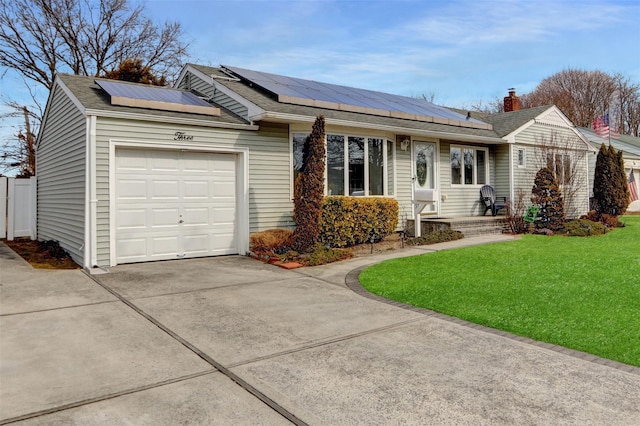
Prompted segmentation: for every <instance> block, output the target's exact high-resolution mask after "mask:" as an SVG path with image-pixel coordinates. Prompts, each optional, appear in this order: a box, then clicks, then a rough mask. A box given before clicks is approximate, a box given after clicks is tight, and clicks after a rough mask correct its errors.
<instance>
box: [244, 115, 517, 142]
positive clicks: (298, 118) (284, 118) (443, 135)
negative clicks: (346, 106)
mask: <svg viewBox="0 0 640 426" xmlns="http://www.w3.org/2000/svg"><path fill="white" fill-rule="evenodd" d="M250 118H251V121H252V122H257V121H276V122H287V123H291V122H298V123H313V122H314V121H315V117H309V116H304V115H296V114H286V113H280V112H272V111H266V112H264V113H261V114H258V115H254V116H252V117H250ZM324 121H325V123H326V124H329V125H334V126H345V127H358V128H361V129H362V128H364V129H372V130H383V131H387V132H391V133H396V134H410V135H413V136H423V137H430V138H438V139H452V140H456V141H461V142H483V143H487V144H494V145H498V144H505V143H508V141H507V140H505V139H502V138H499V137H497V136H496V137H489V136H476V135H465V134H462V133H455V132H438V131H435V130H423V129H414V128H411V127H401V126H387V125H381V124H374V123H363V122H360V121H349V120H339V119H335V118H327V117H325V119H324Z"/></svg>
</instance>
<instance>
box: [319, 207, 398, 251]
mask: <svg viewBox="0 0 640 426" xmlns="http://www.w3.org/2000/svg"><path fill="white" fill-rule="evenodd" d="M398 211H399V207H398V201H397V200H395V199H393V198H378V197H342V196H333V197H325V198H324V201H323V207H322V222H321V225H320V243H322V244H323V245H325V246H328V247H351V246H354V245H357V244H363V243H367V242H370V241H371V239H373V241H376V242H377V241H380V240H382V239H383V238H384V237H386V236H387V235H391V234H392V233H393V232H394V231H395V229H396V227H397V226H398Z"/></svg>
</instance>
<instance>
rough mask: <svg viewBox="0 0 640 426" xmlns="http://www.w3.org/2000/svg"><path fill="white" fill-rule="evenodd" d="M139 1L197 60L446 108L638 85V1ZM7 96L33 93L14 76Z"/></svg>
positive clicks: (4, 85) (4, 86)
mask: <svg viewBox="0 0 640 426" xmlns="http://www.w3.org/2000/svg"><path fill="white" fill-rule="evenodd" d="M130 1H133V3H135V4H139V3H142V4H144V5H145V7H146V11H147V14H148V15H149V16H150V17H151V18H152V19H153V20H155V21H158V22H163V21H166V20H169V21H178V22H180V23H181V24H182V26H183V29H184V31H185V33H186V37H187V39H188V40H189V41H191V49H190V53H191V58H190V62H196V63H201V64H205V65H213V66H215V65H219V64H224V65H233V66H239V67H244V68H249V69H254V70H259V71H266V72H272V73H277V74H283V75H289V76H293V77H299V78H308V79H312V80H318V81H324V82H329V83H336V84H342V85H347V86H353V87H359V88H365V89H373V90H379V91H384V92H389V93H394V94H399V95H406V96H419V95H421V94H427V95H429V94H434V95H435V102H436V103H438V104H442V105H447V106H455V107H471V106H472V105H474V104H476V103H478V102H479V101H483V102H485V103H486V102H490V101H491V100H493V99H495V98H498V97H499V98H502V97H503V96H506V94H507V89H508V88H510V87H515V88H516V90H517V92H518V93H526V92H529V91H531V90H533V89H534V88H535V86H536V85H537V84H538V83H539V82H540V81H541V80H542V79H544V78H545V77H548V76H550V75H552V74H555V73H556V72H559V71H561V70H563V69H566V68H569V67H570V68H579V69H585V70H596V69H598V70H602V71H605V72H609V73H615V72H620V73H622V74H624V75H626V76H628V77H629V78H630V79H631V80H632V81H634V82H636V83H640V25H639V24H638V23H639V22H640V1H638V0H565V1H563V0H551V1H547V0H528V1H509V0H506V1H502V0H459V1H447V0H443V1H409V0H406V1H405V0H398V1H375V0H367V1H365V0H351V1H337V0H336V1H331V0H316V1H314V0H308V1H307V0H301V1H277V0H269V1H235V0H234V1H232V0H227V1H224V0H218V1H208V0H180V1H176V0H147V1H137V0H130ZM0 91H1V93H2V95H4V96H6V97H10V98H20V97H23V96H26V95H27V92H26V90H24V89H23V88H22V82H21V80H20V79H18V78H17V77H16V76H15V74H12V73H7V74H6V75H5V77H4V78H3V81H2V82H1V83H0ZM8 131H15V128H14V125H10V124H8V123H6V122H3V123H0V134H6V133H7V132H8ZM2 139H4V138H2Z"/></svg>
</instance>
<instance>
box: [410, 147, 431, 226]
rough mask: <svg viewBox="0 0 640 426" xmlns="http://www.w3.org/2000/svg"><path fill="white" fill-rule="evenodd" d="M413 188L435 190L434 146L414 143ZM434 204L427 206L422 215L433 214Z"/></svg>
mask: <svg viewBox="0 0 640 426" xmlns="http://www.w3.org/2000/svg"><path fill="white" fill-rule="evenodd" d="M413 158H414V160H413V161H414V164H413V167H414V176H413V178H414V179H413V180H414V188H415V189H436V176H437V174H436V144H435V142H422V141H415V142H414V144H413ZM436 211H437V206H436V203H431V204H428V205H427V206H426V207H425V208H424V210H422V213H427V214H428V213H435V212H436Z"/></svg>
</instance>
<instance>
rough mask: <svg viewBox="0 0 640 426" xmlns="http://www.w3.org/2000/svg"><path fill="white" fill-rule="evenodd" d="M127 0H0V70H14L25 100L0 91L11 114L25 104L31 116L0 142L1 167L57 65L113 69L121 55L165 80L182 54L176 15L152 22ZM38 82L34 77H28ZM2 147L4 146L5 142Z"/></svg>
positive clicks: (38, 112) (83, 71) (78, 70)
mask: <svg viewBox="0 0 640 426" xmlns="http://www.w3.org/2000/svg"><path fill="white" fill-rule="evenodd" d="M129 3H130V2H129V1H128V0H0V76H5V75H6V74H7V72H8V71H13V72H15V73H17V74H18V75H20V76H21V77H22V78H23V80H24V82H25V85H26V86H27V88H28V89H29V92H30V94H31V98H32V103H31V105H24V103H23V102H22V101H16V100H13V99H3V102H4V103H5V104H6V105H8V106H9V107H10V108H11V109H12V110H13V112H10V113H9V114H5V116H4V117H3V118H5V119H6V118H7V117H11V116H13V117H15V116H16V115H17V114H21V113H22V112H23V111H24V109H23V108H26V110H27V111H28V113H29V114H30V116H31V118H32V119H34V120H33V121H32V122H31V124H30V126H29V127H30V130H29V129H27V128H26V127H25V128H24V129H23V130H22V131H21V132H20V133H19V134H18V135H15V138H16V139H14V140H11V141H8V142H6V143H5V145H6V146H5V150H4V152H0V162H3V163H4V166H5V169H6V168H7V162H8V161H9V160H8V159H9V158H10V157H12V155H13V153H16V152H20V151H21V150H22V151H24V150H26V149H28V147H24V146H22V147H16V146H15V145H20V144H22V143H24V142H25V141H26V139H25V138H21V136H20V135H23V136H24V135H28V134H29V133H33V134H35V133H36V131H35V130H37V129H38V128H39V126H40V121H41V117H42V113H43V109H42V107H41V105H42V104H43V103H44V102H43V101H42V99H41V96H39V94H38V93H37V92H38V91H37V89H36V88H37V87H38V86H39V87H42V88H44V89H45V90H46V91H47V92H48V90H50V89H51V87H52V85H53V81H54V78H55V75H56V73H59V72H66V73H71V74H76V75H90V76H99V75H102V74H106V73H108V72H110V71H113V70H116V69H118V67H119V66H120V64H122V63H123V62H125V61H126V60H138V61H140V63H141V64H142V66H143V67H144V68H145V69H147V70H150V72H152V73H153V75H155V76H157V77H158V78H159V79H160V80H162V81H166V80H171V78H172V77H175V75H176V73H177V71H178V70H179V68H180V67H181V65H182V62H183V60H184V58H185V57H186V56H187V47H188V45H187V43H185V42H184V41H183V40H182V38H183V33H182V28H181V26H180V24H179V23H170V22H165V23H164V24H163V25H158V24H156V23H154V22H153V21H152V20H151V19H149V18H146V17H145V16H144V8H143V6H142V5H137V6H132V5H130V4H129ZM33 83H37V84H35V85H34V84H33ZM7 149H8V150H7Z"/></svg>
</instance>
